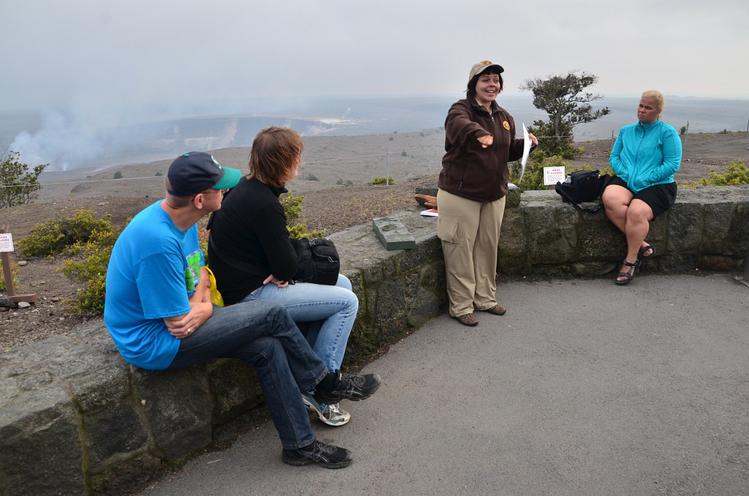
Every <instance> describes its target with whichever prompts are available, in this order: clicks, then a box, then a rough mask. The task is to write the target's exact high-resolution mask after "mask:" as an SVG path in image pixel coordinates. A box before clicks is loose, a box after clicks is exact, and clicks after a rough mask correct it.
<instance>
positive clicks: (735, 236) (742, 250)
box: [728, 203, 749, 258]
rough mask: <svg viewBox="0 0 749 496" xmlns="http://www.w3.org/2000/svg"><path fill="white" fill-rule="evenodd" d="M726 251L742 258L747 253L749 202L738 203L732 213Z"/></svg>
mask: <svg viewBox="0 0 749 496" xmlns="http://www.w3.org/2000/svg"><path fill="white" fill-rule="evenodd" d="M729 242H730V245H729V247H728V253H730V254H731V255H734V256H737V257H740V258H744V257H746V256H747V255H749V203H739V204H738V205H736V210H735V211H734V214H733V220H732V222H731V229H730V235H729Z"/></svg>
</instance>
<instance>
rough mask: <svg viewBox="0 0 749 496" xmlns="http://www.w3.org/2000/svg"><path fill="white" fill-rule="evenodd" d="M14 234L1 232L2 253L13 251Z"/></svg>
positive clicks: (0, 244)
mask: <svg viewBox="0 0 749 496" xmlns="http://www.w3.org/2000/svg"><path fill="white" fill-rule="evenodd" d="M13 251H15V250H14V249H13V235H12V234H11V233H0V253H12V252H13Z"/></svg>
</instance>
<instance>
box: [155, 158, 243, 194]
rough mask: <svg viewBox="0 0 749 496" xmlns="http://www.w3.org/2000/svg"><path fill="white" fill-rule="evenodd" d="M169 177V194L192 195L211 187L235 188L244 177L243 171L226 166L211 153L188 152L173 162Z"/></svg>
mask: <svg viewBox="0 0 749 496" xmlns="http://www.w3.org/2000/svg"><path fill="white" fill-rule="evenodd" d="M167 177H168V178H169V194H172V195H174V196H190V195H196V194H198V193H200V192H201V191H205V190H207V189H209V188H213V189H229V188H233V187H234V186H236V185H237V183H238V182H239V180H240V179H241V178H242V172H241V171H240V170H239V169H232V168H231V167H224V166H223V165H221V164H220V163H219V161H218V160H216V159H215V158H213V155H211V154H210V153H205V152H188V153H185V154H182V155H180V156H179V157H177V158H176V160H175V161H174V162H172V165H170V166H169V172H167Z"/></svg>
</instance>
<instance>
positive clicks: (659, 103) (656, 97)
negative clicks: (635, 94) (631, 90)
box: [640, 90, 665, 113]
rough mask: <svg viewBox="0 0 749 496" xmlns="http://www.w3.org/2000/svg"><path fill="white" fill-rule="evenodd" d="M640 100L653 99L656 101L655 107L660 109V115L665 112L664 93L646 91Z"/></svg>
mask: <svg viewBox="0 0 749 496" xmlns="http://www.w3.org/2000/svg"><path fill="white" fill-rule="evenodd" d="M640 98H652V99H654V100H655V105H656V107H657V108H658V112H659V113H660V112H663V105H664V103H665V102H664V100H663V93H661V92H660V91H658V90H645V91H643V92H642V95H641V96H640Z"/></svg>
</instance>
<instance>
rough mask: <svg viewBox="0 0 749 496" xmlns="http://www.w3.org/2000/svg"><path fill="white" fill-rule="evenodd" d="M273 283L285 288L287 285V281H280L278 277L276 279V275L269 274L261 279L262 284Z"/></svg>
mask: <svg viewBox="0 0 749 496" xmlns="http://www.w3.org/2000/svg"><path fill="white" fill-rule="evenodd" d="M268 283H273V284H275V285H276V286H277V287H279V288H285V287H287V286H288V285H289V281H282V280H280V279H276V276H274V275H273V274H270V275H269V276H268V277H266V278H265V280H263V284H268Z"/></svg>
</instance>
